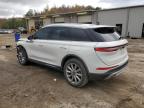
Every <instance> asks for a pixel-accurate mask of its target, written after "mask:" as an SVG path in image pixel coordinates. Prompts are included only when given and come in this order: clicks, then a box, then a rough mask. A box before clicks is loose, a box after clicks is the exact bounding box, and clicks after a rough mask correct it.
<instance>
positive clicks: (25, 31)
mask: <svg viewBox="0 0 144 108" xmlns="http://www.w3.org/2000/svg"><path fill="white" fill-rule="evenodd" d="M18 30H19V31H20V33H22V34H27V30H26V29H25V28H24V27H18Z"/></svg>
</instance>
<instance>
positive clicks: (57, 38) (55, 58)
mask: <svg viewBox="0 0 144 108" xmlns="http://www.w3.org/2000/svg"><path fill="white" fill-rule="evenodd" d="M127 44H128V41H127V40H126V39H121V38H120V36H119V34H118V33H117V32H116V31H115V27H113V26H105V25H92V24H51V25H48V26H45V27H43V28H41V29H40V30H39V31H37V32H36V33H35V34H34V35H33V36H30V37H29V38H28V39H21V40H20V41H19V42H18V43H17V57H18V61H19V63H20V64H22V65H26V64H27V63H28V61H34V62H38V63H43V64H46V65H49V66H52V67H55V68H59V69H61V70H63V71H64V75H65V78H66V80H67V81H68V83H69V84H71V85H72V86H75V87H82V86H84V85H86V84H87V83H88V81H89V80H91V79H93V78H94V79H99V78H102V79H106V78H111V77H112V76H118V75H119V74H120V73H121V72H122V70H123V69H124V67H126V65H127V63H128V54H127Z"/></svg>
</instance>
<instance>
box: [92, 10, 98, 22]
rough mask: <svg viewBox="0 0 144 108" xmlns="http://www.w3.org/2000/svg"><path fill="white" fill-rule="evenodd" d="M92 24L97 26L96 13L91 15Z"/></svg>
mask: <svg viewBox="0 0 144 108" xmlns="http://www.w3.org/2000/svg"><path fill="white" fill-rule="evenodd" d="M92 24H99V23H98V12H93V14H92Z"/></svg>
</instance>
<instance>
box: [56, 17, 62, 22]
mask: <svg viewBox="0 0 144 108" xmlns="http://www.w3.org/2000/svg"><path fill="white" fill-rule="evenodd" d="M55 23H64V17H56V18H55Z"/></svg>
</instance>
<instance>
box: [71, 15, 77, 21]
mask: <svg viewBox="0 0 144 108" xmlns="http://www.w3.org/2000/svg"><path fill="white" fill-rule="evenodd" d="M70 22H71V23H78V17H77V16H74V15H73V16H71V19H70Z"/></svg>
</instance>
